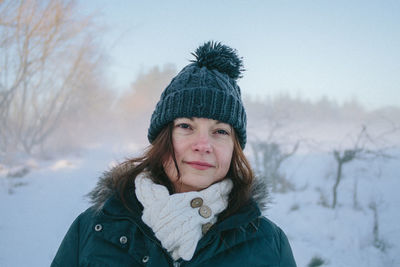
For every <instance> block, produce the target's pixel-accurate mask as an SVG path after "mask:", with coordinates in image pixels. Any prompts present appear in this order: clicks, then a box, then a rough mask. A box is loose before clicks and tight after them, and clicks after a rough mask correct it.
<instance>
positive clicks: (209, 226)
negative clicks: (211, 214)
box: [201, 223, 213, 235]
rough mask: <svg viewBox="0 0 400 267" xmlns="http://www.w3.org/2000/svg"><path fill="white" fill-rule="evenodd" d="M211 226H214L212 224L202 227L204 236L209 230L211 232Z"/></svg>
mask: <svg viewBox="0 0 400 267" xmlns="http://www.w3.org/2000/svg"><path fill="white" fill-rule="evenodd" d="M211 226H213V224H212V223H206V224H203V225H202V226H201V232H202V233H203V235H205V234H206V233H207V232H208V230H210V228H211Z"/></svg>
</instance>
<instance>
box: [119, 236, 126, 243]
mask: <svg viewBox="0 0 400 267" xmlns="http://www.w3.org/2000/svg"><path fill="white" fill-rule="evenodd" d="M119 242H120V243H121V244H122V245H125V244H126V243H127V242H128V238H127V237H126V236H124V235H123V236H121V237H120V238H119Z"/></svg>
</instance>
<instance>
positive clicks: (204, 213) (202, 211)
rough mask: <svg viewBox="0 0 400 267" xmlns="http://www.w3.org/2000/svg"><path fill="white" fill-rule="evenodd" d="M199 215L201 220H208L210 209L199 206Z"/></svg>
mask: <svg viewBox="0 0 400 267" xmlns="http://www.w3.org/2000/svg"><path fill="white" fill-rule="evenodd" d="M199 214H200V216H201V217H203V218H208V217H210V216H211V209H210V208H209V207H208V206H206V205H204V206H201V207H200V209H199Z"/></svg>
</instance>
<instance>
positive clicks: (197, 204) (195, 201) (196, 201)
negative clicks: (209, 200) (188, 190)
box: [190, 197, 203, 208]
mask: <svg viewBox="0 0 400 267" xmlns="http://www.w3.org/2000/svg"><path fill="white" fill-rule="evenodd" d="M201 205H203V200H202V199H201V198H200V197H196V198H193V199H192V201H190V206H191V207H192V208H198V207H201Z"/></svg>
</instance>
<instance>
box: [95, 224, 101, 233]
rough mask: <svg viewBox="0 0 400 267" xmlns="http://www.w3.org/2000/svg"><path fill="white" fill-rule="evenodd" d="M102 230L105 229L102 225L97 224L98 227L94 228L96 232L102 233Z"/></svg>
mask: <svg viewBox="0 0 400 267" xmlns="http://www.w3.org/2000/svg"><path fill="white" fill-rule="evenodd" d="M102 229H103V226H101V224H96V225H95V226H94V230H95V231H96V232H100V231H101V230H102Z"/></svg>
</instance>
